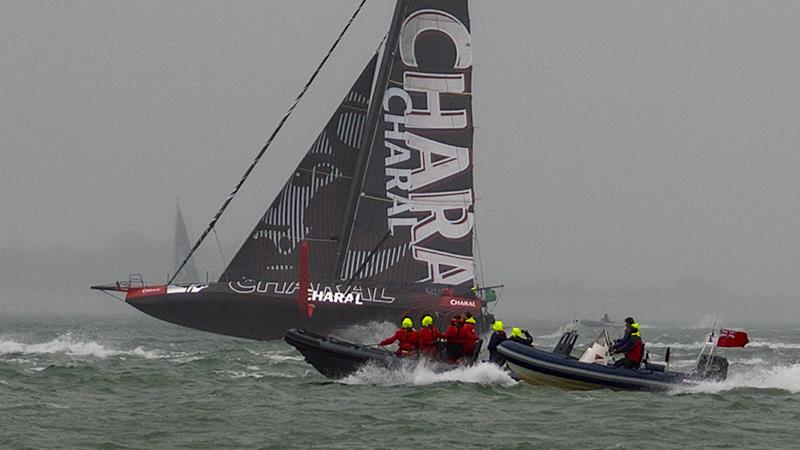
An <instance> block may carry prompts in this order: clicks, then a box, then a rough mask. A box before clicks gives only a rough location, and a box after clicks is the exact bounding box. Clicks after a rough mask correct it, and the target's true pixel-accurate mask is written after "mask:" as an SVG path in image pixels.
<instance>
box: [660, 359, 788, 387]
mask: <svg viewBox="0 0 800 450" xmlns="http://www.w3.org/2000/svg"><path fill="white" fill-rule="evenodd" d="M739 389H776V390H781V391H786V392H790V393H792V394H797V393H800V364H792V365H778V366H771V367H752V366H751V367H748V368H746V369H744V370H741V371H737V372H735V373H731V374H729V375H728V379H727V380H725V381H722V382H703V383H699V384H697V385H694V386H684V387H679V388H677V389H676V390H675V393H702V394H708V393H712V394H713V393H719V392H725V391H731V390H739Z"/></svg>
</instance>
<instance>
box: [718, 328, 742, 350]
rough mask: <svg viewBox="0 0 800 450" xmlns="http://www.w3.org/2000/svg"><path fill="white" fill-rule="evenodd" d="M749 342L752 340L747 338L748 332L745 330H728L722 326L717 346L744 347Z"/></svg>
mask: <svg viewBox="0 0 800 450" xmlns="http://www.w3.org/2000/svg"><path fill="white" fill-rule="evenodd" d="M748 342H750V340H749V339H748V338H747V333H745V332H744V331H735V330H726V329H724V328H722V329H720V330H719V337H718V338H717V347H744V346H745V345H747V343H748Z"/></svg>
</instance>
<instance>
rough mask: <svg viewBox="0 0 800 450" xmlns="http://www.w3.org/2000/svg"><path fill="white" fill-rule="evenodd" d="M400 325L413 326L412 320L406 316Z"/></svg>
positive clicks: (404, 326)
mask: <svg viewBox="0 0 800 450" xmlns="http://www.w3.org/2000/svg"><path fill="white" fill-rule="evenodd" d="M401 326H402V327H403V328H411V327H413V326H414V322H412V321H411V318H410V317H406V318H405V319H403V322H402V324H401Z"/></svg>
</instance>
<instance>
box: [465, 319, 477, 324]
mask: <svg viewBox="0 0 800 450" xmlns="http://www.w3.org/2000/svg"><path fill="white" fill-rule="evenodd" d="M464 323H471V324H473V325H475V324H476V323H477V321H476V320H475V318H474V317H467V318H466V320H464Z"/></svg>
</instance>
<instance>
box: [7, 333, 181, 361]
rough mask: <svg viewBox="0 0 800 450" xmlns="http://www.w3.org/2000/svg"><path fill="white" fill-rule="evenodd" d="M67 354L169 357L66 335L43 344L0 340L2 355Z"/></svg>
mask: <svg viewBox="0 0 800 450" xmlns="http://www.w3.org/2000/svg"><path fill="white" fill-rule="evenodd" d="M58 353H60V354H65V355H71V356H92V357H97V358H108V357H114V356H136V357H140V358H145V359H158V358H165V357H169V356H170V355H165V354H162V353H160V352H156V351H149V350H144V349H143V348H142V347H136V348H134V349H133V350H115V349H110V348H108V347H106V346H104V345H102V344H100V343H98V342H97V341H94V340H82V339H80V338H78V337H75V336H73V334H72V333H66V334H63V335H61V336H58V337H57V338H55V339H53V340H51V341H48V342H42V343H36V344H28V343H24V342H17V341H15V340H11V339H2V340H0V355H12V354H20V355H36V354H58Z"/></svg>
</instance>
